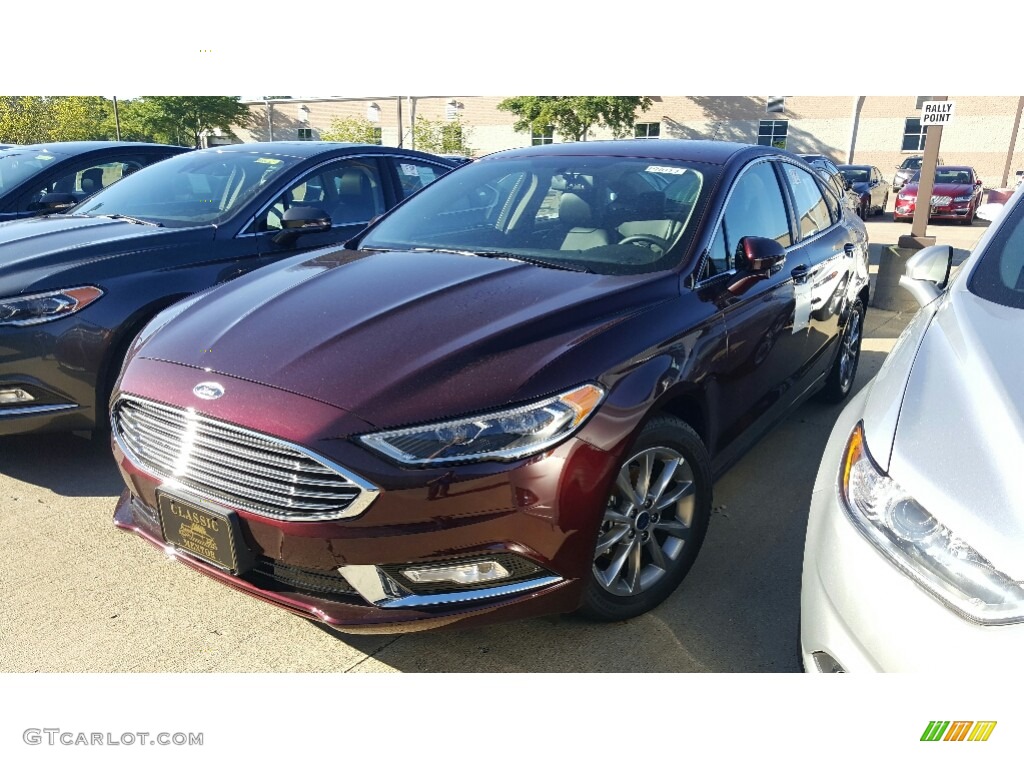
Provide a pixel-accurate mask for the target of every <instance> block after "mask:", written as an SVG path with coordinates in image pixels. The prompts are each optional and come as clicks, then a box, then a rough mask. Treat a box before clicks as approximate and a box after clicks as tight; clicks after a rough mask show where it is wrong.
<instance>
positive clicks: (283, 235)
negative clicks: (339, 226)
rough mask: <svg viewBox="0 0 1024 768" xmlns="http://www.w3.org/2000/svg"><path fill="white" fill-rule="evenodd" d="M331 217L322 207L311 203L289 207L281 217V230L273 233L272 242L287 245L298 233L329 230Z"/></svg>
mask: <svg viewBox="0 0 1024 768" xmlns="http://www.w3.org/2000/svg"><path fill="white" fill-rule="evenodd" d="M330 230H331V217H330V216H329V215H328V214H327V212H326V211H324V210H323V209H322V208H316V207H313V206H311V205H297V206H295V207H293V208H289V209H288V210H287V211H285V212H284V216H282V217H281V231H280V232H278V233H277V234H276V235H274V238H273V240H274V242H275V243H278V244H279V245H288V244H290V243H292V242H294V241H295V239H296V238H298V236H299V235H304V234H309V233H311V232H329V231H330Z"/></svg>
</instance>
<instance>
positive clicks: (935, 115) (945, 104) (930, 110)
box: [921, 101, 956, 128]
mask: <svg viewBox="0 0 1024 768" xmlns="http://www.w3.org/2000/svg"><path fill="white" fill-rule="evenodd" d="M955 109H956V102H955V101H925V102H923V103H922V104H921V127H922V128H924V127H925V126H929V125H949V124H950V123H951V122H953V112H954V110H955Z"/></svg>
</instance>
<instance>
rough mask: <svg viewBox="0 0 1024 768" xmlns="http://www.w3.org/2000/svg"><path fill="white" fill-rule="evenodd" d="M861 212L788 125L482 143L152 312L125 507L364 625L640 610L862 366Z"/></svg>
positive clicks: (123, 423)
mask: <svg viewBox="0 0 1024 768" xmlns="http://www.w3.org/2000/svg"><path fill="white" fill-rule="evenodd" d="M855 219H856V216H855V215H853V214H851V213H850V212H849V211H848V210H847V209H846V208H845V207H844V206H843V205H842V204H841V202H840V201H839V199H838V198H837V196H836V195H835V193H834V192H833V190H832V188H831V186H830V185H829V184H828V183H827V182H826V181H825V180H824V179H822V178H821V177H820V176H819V175H818V174H817V173H815V172H814V171H813V170H812V169H811V168H810V167H809V166H808V165H807V164H806V163H804V162H803V161H802V160H800V159H799V158H797V157H796V156H795V155H792V154H790V153H788V152H785V151H784V150H778V149H774V148H771V147H759V146H749V145H743V144H732V143H727V142H717V141H716V142H688V141H672V140H666V141H657V142H652V141H621V142H589V141H588V142H585V143H584V142H580V143H575V144H554V145H548V146H540V147H528V148H525V149H520V150H512V151H509V152H503V153H498V154H493V155H489V156H487V157H485V158H483V159H481V160H477V161H475V162H473V163H469V164H466V165H463V166H461V167H459V168H456V169H455V170H454V171H452V172H451V173H450V174H448V175H446V176H442V177H441V178H440V179H438V180H437V181H436V182H434V183H433V184H432V185H431V186H429V187H427V188H425V189H424V190H422V191H421V192H419V193H417V194H416V195H414V196H413V197H411V198H410V199H409V200H408V201H406V202H405V203H403V204H402V205H400V206H399V207H398V208H397V209H395V210H394V211H393V212H392V213H390V214H387V215H385V216H384V217H383V218H382V219H381V220H380V221H378V222H377V223H376V224H375V225H373V226H371V227H370V228H369V229H368V230H367V231H366V232H365V233H363V234H361V235H359V236H358V237H356V238H354V239H353V240H352V241H350V242H349V244H348V245H347V246H346V247H345V248H341V249H337V248H336V249H330V250H323V251H320V252H318V253H316V254H313V255H311V256H310V255H307V256H300V257H296V258H293V259H290V260H287V261H284V262H282V263H280V264H279V265H277V266H275V267H272V268H268V269H265V270H261V271H259V272H257V273H254V274H251V275H247V276H244V277H241V278H239V279H237V280H235V281H233V282H232V283H230V284H227V285H223V286H220V287H217V288H214V289H212V290H210V291H208V292H206V293H205V294H203V295H201V296H197V297H194V298H193V299H192V300H191V301H190V302H189V303H188V304H186V305H181V304H179V305H176V306H174V307H172V308H170V309H168V310H167V311H165V312H164V313H163V314H161V315H159V316H158V317H157V318H156V319H155V320H153V322H152V323H151V324H150V325H149V327H148V328H146V329H145V330H143V332H142V334H141V335H140V337H139V338H138V340H137V341H136V343H135V344H134V346H133V347H132V349H131V351H130V356H129V360H128V362H127V364H126V366H125V368H124V371H123V373H122V376H121V379H120V382H119V384H118V386H117V390H116V392H115V395H114V398H113V400H112V407H113V410H112V425H113V436H114V450H115V455H116V458H117V461H118V463H119V465H120V468H121V471H122V473H123V474H124V477H125V479H126V481H127V486H128V487H127V490H125V492H124V494H123V495H122V497H121V500H120V502H119V503H118V505H117V509H116V512H115V517H114V519H115V522H116V524H117V525H118V526H120V527H122V528H124V529H127V530H131V531H134V532H136V533H138V534H139V535H141V536H142V537H143V538H145V539H146V540H148V541H149V542H151V543H152V544H154V545H156V546H158V547H159V548H160V549H161V550H163V551H165V552H168V553H172V554H173V555H174V556H175V557H177V558H179V559H180V560H181V561H182V562H184V563H186V564H188V565H190V566H192V567H194V568H196V569H198V570H200V571H202V572H204V573H206V574H208V575H210V576H212V577H214V578H216V579H219V580H221V581H222V582H225V583H227V584H229V585H231V586H233V587H236V588H238V589H241V590H243V591H245V592H248V593H250V594H252V595H254V596H257V597H260V598H262V599H264V600H267V601H270V602H272V603H275V604H277V605H280V606H282V607H284V608H287V609H289V610H291V611H294V612H296V613H299V614H301V615H303V616H306V617H308V618H312V619H316V620H318V621H323V622H327V623H329V624H333V625H335V626H338V627H341V628H343V629H346V630H351V631H358V632H386V631H388V632H389V631H407V630H410V629H426V628H430V627H437V626H441V625H445V624H451V623H453V622H467V623H468V622H479V621H487V620H493V619H496V618H499V617H500V618H511V617H517V616H526V615H532V614H539V613H550V612H559V611H571V610H575V609H582V610H583V611H584V612H585V613H586V614H587V615H589V616H592V617H595V618H598V619H603V620H621V619H626V618H629V617H631V616H636V615H638V614H640V613H643V612H644V611H647V610H649V609H651V608H653V607H654V606H656V605H658V604H659V603H660V602H661V601H662V600H664V599H665V598H666V597H667V596H668V595H669V594H670V593H671V592H672V591H673V590H674V589H675V588H676V586H677V585H678V584H679V583H680V582H681V581H682V579H683V577H684V576H685V574H686V573H687V571H688V570H689V569H690V566H691V565H692V564H693V562H694V559H695V558H696V556H697V552H698V550H699V549H700V546H701V542H702V541H703V539H704V534H705V532H706V530H707V527H708V523H709V520H710V516H711V497H712V482H713V481H714V479H715V478H716V477H718V476H719V475H721V474H722V473H723V472H724V471H725V470H726V469H727V468H728V467H729V466H730V465H731V464H732V463H733V462H735V461H736V460H737V459H738V458H739V457H740V456H741V455H742V454H743V452H744V451H746V450H747V449H748V448H749V447H750V446H751V445H752V444H753V443H754V441H756V440H757V439H758V438H759V437H760V436H761V435H763V434H764V432H765V431H766V430H767V429H768V428H769V427H770V426H771V425H772V424H774V423H775V422H777V421H778V420H779V419H780V418H781V417H782V416H783V415H785V414H786V413H788V412H789V411H790V409H792V408H793V407H794V406H795V405H796V404H797V403H799V402H801V401H802V400H803V399H805V398H807V397H808V396H810V395H812V394H814V393H816V392H817V393H820V394H821V395H822V396H823V397H825V398H826V399H828V400H831V401H838V400H841V399H843V398H844V397H846V396H847V395H848V394H849V392H850V390H851V387H852V384H853V380H854V375H855V373H856V369H857V361H858V357H859V351H860V339H861V329H862V324H863V319H864V312H865V308H866V307H867V305H868V265H867V253H868V249H867V242H866V241H865V240H864V238H863V236H862V233H863V225H862V223H861V222H860V221H859V219H856V221H854V220H855ZM780 460H784V459H781V458H780Z"/></svg>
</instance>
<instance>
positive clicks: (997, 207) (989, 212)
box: [975, 203, 1006, 221]
mask: <svg viewBox="0 0 1024 768" xmlns="http://www.w3.org/2000/svg"><path fill="white" fill-rule="evenodd" d="M1005 207H1006V205H1005V204H1004V203H985V204H984V205H979V206H978V210H977V211H976V212H975V215H976V216H977V217H978V218H979V219H981V220H982V221H995V220H996V219H998V218H999V214H1001V213H1002V212H1003V209H1004V208H1005Z"/></svg>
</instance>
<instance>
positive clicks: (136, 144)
mask: <svg viewBox="0 0 1024 768" xmlns="http://www.w3.org/2000/svg"><path fill="white" fill-rule="evenodd" d="M118 147H132V148H136V149H138V148H143V147H146V148H155V149H177V150H187V149H188V147H179V146H175V145H174V144H156V143H153V142H146V141H48V142H42V143H39V144H24V145H22V146H18V147H11V149H23V150H25V151H27V152H29V151H30V152H43V151H49V152H52V153H53V154H55V155H80V154H82V153H83V152H93V151H95V150H100V149H115V148H118Z"/></svg>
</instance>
